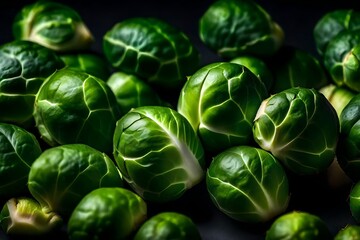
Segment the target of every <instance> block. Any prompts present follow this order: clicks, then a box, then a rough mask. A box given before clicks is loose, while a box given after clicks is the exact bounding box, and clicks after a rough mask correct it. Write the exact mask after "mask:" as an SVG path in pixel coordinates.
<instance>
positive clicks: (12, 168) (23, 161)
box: [0, 123, 42, 198]
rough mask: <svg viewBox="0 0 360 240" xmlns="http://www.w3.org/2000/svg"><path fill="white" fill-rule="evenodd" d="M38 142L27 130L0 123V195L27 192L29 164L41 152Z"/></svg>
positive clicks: (12, 195)
mask: <svg viewBox="0 0 360 240" xmlns="http://www.w3.org/2000/svg"><path fill="white" fill-rule="evenodd" d="M41 152H42V150H41V148H40V145H39V142H38V141H37V139H36V138H35V136H34V135H33V134H32V133H31V132H28V131H27V130H25V129H23V128H21V127H18V126H16V125H13V124H7V123H0V197H3V198H5V197H6V198H10V197H15V196H18V195H20V194H23V193H27V185H26V184H27V179H28V175H29V171H30V166H31V164H32V163H33V162H34V161H35V159H36V158H37V157H38V156H39V155H40V154H41Z"/></svg>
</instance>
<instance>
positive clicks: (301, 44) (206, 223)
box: [0, 0, 358, 240]
mask: <svg viewBox="0 0 360 240" xmlns="http://www.w3.org/2000/svg"><path fill="white" fill-rule="evenodd" d="M32 2H33V1H30V0H23V1H15V0H12V1H1V3H0V10H1V13H0V44H3V43H6V42H8V41H11V40H12V39H13V38H12V32H11V24H12V21H13V18H14V17H15V14H16V13H17V12H18V11H19V10H20V9H21V7H22V6H24V5H26V4H29V3H32ZM59 2H62V3H65V4H67V5H69V6H71V7H73V8H74V9H75V10H77V11H78V13H79V14H80V15H81V16H82V18H83V20H84V22H85V23H86V24H87V26H88V27H89V29H90V31H91V32H92V33H93V35H94V37H95V41H96V42H95V44H94V46H93V49H94V50H95V51H97V52H99V53H101V52H102V37H103V35H104V34H105V33H106V31H107V30H109V29H110V28H111V27H112V26H113V25H114V24H115V23H117V22H119V21H121V20H123V19H126V18H128V17H135V16H143V17H158V18H161V19H163V20H166V21H168V22H169V23H171V24H173V25H174V26H176V27H178V28H179V29H181V30H182V31H183V32H185V33H186V34H187V35H188V36H189V37H190V39H191V40H192V41H193V42H194V44H195V45H196V47H197V48H198V49H199V51H200V53H201V56H202V64H207V63H211V62H213V61H218V60H219V58H218V57H217V56H216V55H215V54H214V53H213V52H211V51H210V50H209V49H207V48H206V47H205V46H204V45H203V44H202V43H201V41H200V39H199V36H198V21H199V18H200V17H201V15H202V14H203V13H204V12H205V10H206V9H207V7H208V6H209V5H210V4H211V2H212V1H210V0H179V1H163V0H161V1H150V0H147V1H146V0H143V1H137V0H132V1H116V0H115V1H109V0H101V1H76V0H74V1H59ZM256 2H258V3H259V4H260V5H261V6H262V7H263V8H264V9H265V10H266V11H268V13H269V14H270V15H271V16H272V17H273V19H274V20H275V21H276V22H278V24H279V25H280V26H281V27H282V28H283V30H284V32H285V43H286V44H288V45H292V46H295V47H298V48H300V49H303V50H306V51H308V52H310V53H312V54H313V55H314V56H316V57H318V55H317V53H316V49H315V43H314V40H313V35H312V31H313V28H314V26H315V24H316V22H317V21H318V20H319V19H320V17H321V16H322V15H323V14H325V13H326V12H328V11H331V10H335V9H340V8H353V9H356V7H357V6H356V5H358V4H356V3H357V0H353V1H350V0H342V1H326V2H325V1H317V0H313V1H299V0H298V1H294V0H293V1H291V0H289V1H285V0H282V1H281V0H258V1H256ZM357 10H358V9H357ZM289 177H290V184H291V188H292V196H291V200H290V205H289V208H288V211H291V210H304V211H309V212H311V213H314V214H317V215H318V216H320V217H321V218H322V219H323V220H324V221H325V222H326V224H327V225H328V226H329V228H330V230H331V232H332V233H333V234H335V233H336V232H337V231H339V230H340V229H341V228H343V227H345V226H346V225H347V224H352V223H354V220H353V218H352V217H351V214H350V210H349V206H348V193H349V190H350V188H351V185H350V184H347V185H345V186H343V187H341V188H334V187H331V186H329V184H328V175H327V174H320V175H319V176H311V177H301V178H300V177H297V176H291V175H290V176H289ZM239 204H241V203H239ZM165 210H176V211H181V212H183V213H186V214H188V215H189V216H191V217H192V218H193V220H194V221H195V222H196V223H197V225H198V226H199V229H200V232H201V234H202V237H203V239H204V240H211V239H214V240H233V239H247V240H252V239H254V240H255V239H264V236H265V232H266V230H267V229H268V227H269V223H265V224H255V225H251V224H244V223H240V222H236V221H234V220H232V219H230V218H229V217H227V216H225V215H224V214H222V213H220V212H219V211H218V210H217V209H215V207H214V206H213V204H212V203H211V202H210V200H209V197H208V195H207V192H206V190H205V186H204V183H202V184H200V185H199V186H196V187H195V188H194V189H191V190H189V191H188V192H187V193H186V194H185V195H184V196H183V197H182V198H181V199H180V200H179V201H175V202H173V203H169V204H164V205H151V204H149V214H154V213H156V212H159V211H165ZM59 238H61V237H59ZM3 239H8V238H6V237H5V236H3V235H1V233H0V240H3Z"/></svg>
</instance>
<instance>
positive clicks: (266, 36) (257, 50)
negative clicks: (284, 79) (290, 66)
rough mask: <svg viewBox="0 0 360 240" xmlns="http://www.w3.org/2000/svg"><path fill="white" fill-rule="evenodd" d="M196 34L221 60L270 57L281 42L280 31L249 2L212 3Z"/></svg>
mask: <svg viewBox="0 0 360 240" xmlns="http://www.w3.org/2000/svg"><path fill="white" fill-rule="evenodd" d="M199 35H200V39H201V40H202V41H203V43H204V44H205V45H206V46H208V47H209V48H210V49H212V50H213V51H215V52H216V53H217V54H218V55H219V56H221V57H224V58H235V57H237V56H239V55H241V54H252V55H257V56H270V55H273V54H274V53H275V52H276V51H277V50H278V49H279V48H280V47H281V46H282V44H283V41H284V32H283V30H282V28H281V27H280V26H279V25H278V24H277V23H276V22H274V21H273V20H272V19H271V16H270V15H269V14H268V13H267V12H266V11H265V10H264V9H263V8H262V7H261V6H259V5H258V4H256V3H255V1H252V0H218V1H215V2H214V3H213V4H212V5H210V7H209V8H208V9H207V10H206V12H205V13H204V14H203V15H202V16H201V18H200V27H199Z"/></svg>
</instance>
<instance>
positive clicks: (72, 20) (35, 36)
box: [13, 1, 94, 52]
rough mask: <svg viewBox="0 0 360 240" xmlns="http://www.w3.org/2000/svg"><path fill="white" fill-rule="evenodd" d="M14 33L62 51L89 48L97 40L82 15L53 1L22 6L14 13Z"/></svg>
mask: <svg viewBox="0 0 360 240" xmlns="http://www.w3.org/2000/svg"><path fill="white" fill-rule="evenodd" d="M13 35H14V37H15V39H19V40H20V39H21V40H29V41H32V42H36V43H38V44H40V45H43V46H45V47H47V48H50V49H53V50H55V51H59V52H69V51H79V50H84V49H89V48H90V46H91V44H92V43H93V42H94V39H93V36H92V34H91V32H90V31H89V29H88V28H87V26H86V24H85V23H84V21H83V20H82V19H81V17H80V16H79V14H78V13H77V12H76V11H75V10H74V9H72V8H71V7H69V6H67V5H64V4H61V3H57V2H54V1H37V2H35V3H33V4H29V5H26V6H25V7H23V8H22V9H21V11H20V12H19V13H18V14H17V15H16V16H15V20H14V22H13Z"/></svg>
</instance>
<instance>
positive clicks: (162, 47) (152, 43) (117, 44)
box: [103, 17, 200, 89]
mask: <svg viewBox="0 0 360 240" xmlns="http://www.w3.org/2000/svg"><path fill="white" fill-rule="evenodd" d="M103 51H104V53H105V56H106V57H107V59H108V61H109V62H110V63H111V64H112V66H113V67H115V68H116V69H118V70H120V71H123V72H127V73H130V74H135V75H137V76H139V77H141V78H143V79H146V80H147V81H148V83H149V84H151V85H153V86H157V87H162V88H164V89H177V88H179V87H181V86H182V85H183V83H184V82H185V81H186V77H187V76H188V75H190V74H192V73H193V72H194V71H195V70H196V69H197V68H198V66H199V64H200V54H199V52H198V50H197V49H196V48H195V45H193V43H192V42H191V41H190V39H189V37H188V36H187V35H186V34H185V33H183V32H181V31H180V30H179V29H177V28H175V27H174V26H172V25H170V24H169V23H167V22H165V21H163V20H160V19H156V18H141V17H138V18H129V19H125V20H123V21H122V22H119V23H117V24H115V25H114V26H113V27H112V28H111V29H109V30H108V31H107V32H106V34H105V35H104V37H103Z"/></svg>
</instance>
